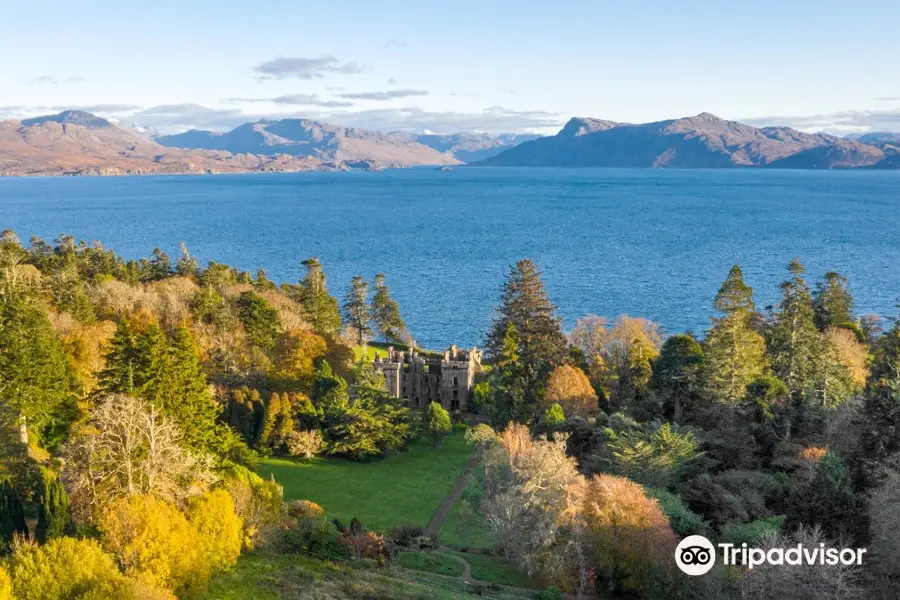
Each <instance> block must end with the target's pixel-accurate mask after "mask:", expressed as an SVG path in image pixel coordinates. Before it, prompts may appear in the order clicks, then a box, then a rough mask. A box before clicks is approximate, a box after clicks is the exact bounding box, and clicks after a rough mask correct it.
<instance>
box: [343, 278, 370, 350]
mask: <svg viewBox="0 0 900 600" xmlns="http://www.w3.org/2000/svg"><path fill="white" fill-rule="evenodd" d="M368 294H369V284H368V283H366V282H365V280H364V279H363V278H362V277H360V276H359V275H356V276H355V277H354V278H353V281H352V282H351V283H350V289H349V290H348V291H347V295H346V296H344V306H343V308H344V319H345V320H346V323H347V326H348V327H352V328H353V330H354V332H355V333H356V343H357V344H359V345H360V346H362V345H363V344H364V343H365V342H366V340H367V339H368V338H369V335H370V334H371V333H372V328H371V327H369V321H370V319H371V314H372V310H371V309H370V308H369V300H368Z"/></svg>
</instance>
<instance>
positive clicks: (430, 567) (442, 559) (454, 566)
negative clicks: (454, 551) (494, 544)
mask: <svg viewBox="0 0 900 600" xmlns="http://www.w3.org/2000/svg"><path fill="white" fill-rule="evenodd" d="M398 562H399V563H400V566H401V567H406V568H407V569H414V570H416V571H427V572H429V573H437V574H438V575H452V576H453V577H462V574H463V573H464V572H465V570H466V568H465V566H464V565H463V564H462V563H461V562H459V561H458V560H456V559H455V558H453V557H451V556H447V555H446V554H441V553H440V552H401V553H400V559H399V561H398Z"/></svg>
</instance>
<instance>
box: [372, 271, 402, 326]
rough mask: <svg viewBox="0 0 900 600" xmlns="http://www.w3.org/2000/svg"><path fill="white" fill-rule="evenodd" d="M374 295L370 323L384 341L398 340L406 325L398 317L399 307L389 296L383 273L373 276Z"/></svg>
mask: <svg viewBox="0 0 900 600" xmlns="http://www.w3.org/2000/svg"><path fill="white" fill-rule="evenodd" d="M374 288H375V293H374V294H373V295H372V323H374V325H375V329H377V330H378V331H379V332H380V333H381V335H383V336H384V341H385V342H388V341H390V340H399V339H400V336H401V335H402V333H403V331H404V330H405V329H406V324H405V323H404V322H403V317H401V316H400V305H399V304H397V301H396V300H394V298H393V296H391V290H390V289H388V285H387V281H385V278H384V273H378V274H376V275H375V282H374Z"/></svg>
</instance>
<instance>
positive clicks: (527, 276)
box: [486, 259, 567, 416]
mask: <svg viewBox="0 0 900 600" xmlns="http://www.w3.org/2000/svg"><path fill="white" fill-rule="evenodd" d="M509 325H513V327H514V328H515V329H514V330H515V335H516V342H517V349H516V351H517V352H516V353H517V355H518V362H519V365H520V367H521V376H522V386H521V389H522V390H523V393H524V397H523V404H524V406H523V408H524V409H525V411H526V412H529V413H532V414H533V413H534V411H535V410H536V408H537V406H538V403H539V402H540V400H541V399H542V398H543V395H544V385H545V383H546V379H547V377H548V376H549V374H550V372H551V371H552V370H553V369H554V368H555V367H557V366H558V365H559V364H561V363H562V361H563V359H564V358H565V356H566V353H567V343H566V338H565V336H564V335H563V333H562V330H561V329H560V320H559V318H558V317H557V316H556V307H555V306H553V304H552V303H551V302H550V298H549V296H548V295H547V292H546V290H545V289H544V283H543V282H542V281H541V273H540V272H539V271H538V269H537V266H536V265H535V264H534V263H533V262H532V261H530V260H528V259H526V260H520V261H519V262H517V263H516V264H515V266H513V267H512V268H511V269H510V272H509V274H508V275H507V278H506V283H505V286H504V290H503V295H502V297H501V299H500V305H499V306H498V307H497V318H496V319H495V320H494V324H493V326H492V328H491V331H490V333H489V334H488V336H487V344H486V345H487V350H488V354H489V355H490V356H491V357H493V358H494V359H497V358H500V357H501V356H502V355H503V354H504V352H508V349H507V348H506V343H507V342H508V341H509V338H508V334H509ZM529 416H530V415H529Z"/></svg>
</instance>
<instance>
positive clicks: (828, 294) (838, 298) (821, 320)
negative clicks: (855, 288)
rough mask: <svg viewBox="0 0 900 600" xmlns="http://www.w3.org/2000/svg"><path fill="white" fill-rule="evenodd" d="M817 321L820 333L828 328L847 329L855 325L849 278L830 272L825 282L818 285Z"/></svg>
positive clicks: (826, 275)
mask: <svg viewBox="0 0 900 600" xmlns="http://www.w3.org/2000/svg"><path fill="white" fill-rule="evenodd" d="M814 307H815V321H816V327H818V328H819V330H820V331H825V329H827V328H828V327H846V326H849V325H852V324H853V296H852V295H851V294H850V290H849V289H848V287H847V278H846V277H843V276H842V275H841V274H840V273H835V272H834V271H829V272H828V273H825V277H824V278H823V281H820V282H817V283H816V293H815V302H814Z"/></svg>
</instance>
